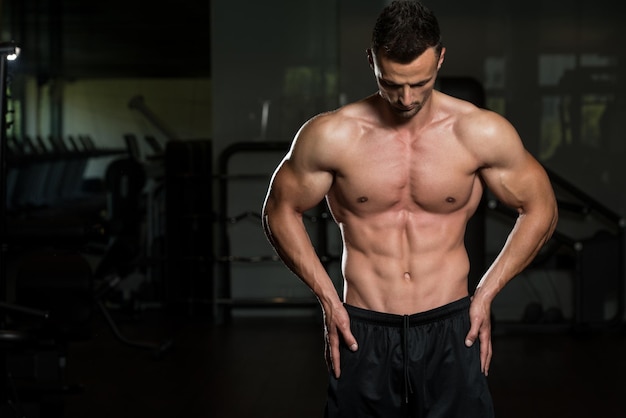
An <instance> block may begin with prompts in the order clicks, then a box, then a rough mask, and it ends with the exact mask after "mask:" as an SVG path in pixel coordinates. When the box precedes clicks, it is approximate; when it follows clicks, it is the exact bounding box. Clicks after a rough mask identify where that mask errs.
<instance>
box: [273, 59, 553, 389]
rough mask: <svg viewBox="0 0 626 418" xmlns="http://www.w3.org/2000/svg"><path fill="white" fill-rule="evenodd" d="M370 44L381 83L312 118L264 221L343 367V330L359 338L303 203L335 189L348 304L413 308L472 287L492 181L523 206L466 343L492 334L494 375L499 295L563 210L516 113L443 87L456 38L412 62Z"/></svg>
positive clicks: (486, 353) (487, 347)
mask: <svg viewBox="0 0 626 418" xmlns="http://www.w3.org/2000/svg"><path fill="white" fill-rule="evenodd" d="M368 55H369V63H370V66H371V68H372V70H373V73H374V76H375V77H376V80H377V84H378V89H379V91H378V93H377V94H374V95H372V96H370V97H367V98H365V99H363V100H361V101H358V102H355V103H352V104H349V105H346V106H344V107H342V108H340V109H338V110H336V111H333V112H328V113H325V114H321V115H318V116H316V117H314V118H313V119H311V120H309V121H308V122H307V123H305V124H304V125H303V127H302V128H301V129H300V130H299V132H298V133H297V135H296V138H295V139H294V142H293V144H292V147H291V149H290V151H289V152H288V153H287V155H286V156H285V158H284V159H283V161H282V162H281V163H280V165H279V166H278V168H277V169H276V171H275V173H274V175H273V177H272V180H271V182H270V186H269V190H268V193H267V197H266V200H265V203H264V207H263V214H264V216H263V222H264V228H265V233H266V235H267V237H268V239H269V240H270V242H271V244H272V245H273V246H274V248H275V249H276V251H277V253H278V254H279V256H280V257H281V259H282V260H283V261H284V262H285V264H286V265H287V266H288V267H289V268H290V269H291V270H292V271H293V272H294V273H295V274H296V275H297V276H298V277H299V278H300V279H301V280H302V281H304V283H306V284H307V285H308V286H309V287H310V288H311V290H312V291H313V293H314V294H315V295H316V297H317V298H318V300H319V302H320V304H321V308H322V311H323V313H324V321H325V335H326V342H327V344H326V357H327V361H328V364H329V367H331V368H332V370H333V372H334V375H335V376H336V377H337V378H339V376H340V374H341V363H340V358H339V345H340V343H345V344H346V345H347V346H348V347H350V349H351V350H353V351H354V350H357V349H358V342H357V341H356V339H355V338H354V336H353V335H352V333H351V332H350V319H349V317H348V314H347V312H346V310H345V308H344V306H343V301H342V299H341V298H340V297H339V295H338V293H337V291H336V289H335V287H334V285H333V282H332V280H331V278H330V277H329V275H328V273H327V272H326V271H325V269H324V267H323V265H322V263H321V261H320V260H319V258H318V256H317V255H316V253H315V250H314V248H313V246H312V245H311V241H310V239H309V236H308V234H307V231H306V229H305V227H304V223H303V213H304V212H306V211H307V210H309V209H311V208H313V207H315V206H316V205H317V204H318V203H319V202H320V201H322V200H323V199H324V198H326V199H327V202H328V204H329V207H330V210H331V212H332V215H333V217H334V219H335V221H336V223H337V224H338V226H339V228H340V230H341V234H342V238H343V244H344V251H343V259H342V271H343V276H344V295H343V300H344V301H345V302H346V303H348V304H351V305H354V306H358V307H361V308H365V309H370V310H374V311H379V312H388V313H394V314H400V315H404V314H413V313H417V312H422V311H426V310H428V309H432V308H436V307H439V306H442V305H445V304H447V303H450V302H453V301H455V300H458V299H460V298H462V297H464V296H467V295H468V289H467V276H468V272H469V260H468V255H467V252H466V249H465V246H464V241H463V238H464V233H465V226H466V224H467V221H468V220H469V218H470V217H471V216H472V215H473V213H474V212H475V210H476V208H477V206H478V204H479V202H480V199H481V196H482V194H483V187H485V186H486V187H488V188H489V189H490V190H491V192H492V193H493V194H494V195H495V196H496V197H497V198H498V199H499V200H500V201H501V202H503V203H504V204H506V205H508V206H510V207H512V208H515V209H516V210H517V212H518V213H519V216H518V218H517V220H516V223H515V225H514V227H513V229H512V230H511V232H510V234H509V236H508V239H507V241H506V243H505V244H504V246H503V248H502V250H501V252H500V254H499V255H498V257H497V258H496V259H495V261H494V262H493V264H492V265H491V266H490V268H489V269H488V270H487V272H486V273H485V274H484V276H483V277H482V279H481V280H480V282H479V284H478V286H477V288H476V290H475V292H474V294H473V296H472V302H471V305H470V312H469V313H470V321H471V327H470V329H469V330H468V333H467V337H466V342H465V343H466V345H467V346H471V345H472V344H473V343H474V342H475V341H476V340H477V339H480V356H481V368H482V371H483V373H484V374H485V375H487V374H488V370H489V364H490V361H491V356H492V346H491V323H490V311H491V303H492V301H493V299H494V297H495V296H496V295H497V294H498V292H499V291H500V290H501V289H502V288H503V287H504V286H505V285H506V283H507V282H508V281H509V280H511V279H512V278H513V277H514V276H516V275H517V274H519V273H520V272H521V271H522V270H523V269H524V268H525V267H526V266H527V265H528V264H529V263H530V261H532V259H533V258H534V256H535V255H536V254H537V252H538V251H539V250H540V248H541V247H542V246H543V244H544V243H545V242H546V241H547V240H548V239H549V237H550V235H551V234H552V232H553V231H554V228H555V225H556V222H557V208H556V202H555V198H554V193H553V190H552V187H551V185H550V181H549V179H548V177H547V175H546V173H545V171H544V170H543V168H542V166H541V165H540V164H539V163H538V162H537V161H536V160H535V159H534V158H533V157H532V156H531V155H530V154H529V153H528V152H527V151H526V150H525V149H524V146H523V144H522V142H521V140H520V138H519V135H518V134H517V132H516V131H515V129H514V128H513V127H512V126H511V125H510V124H509V122H507V121H506V120H505V119H504V118H502V117H501V116H499V115H497V114H496V113H493V112H491V111H487V110H483V109H479V108H477V107H475V106H474V105H472V104H470V103H468V102H465V101H462V100H458V99H455V98H453V97H451V96H448V95H445V94H443V93H441V92H439V91H437V90H434V85H435V79H436V76H437V73H438V71H439V68H440V67H441V65H442V63H443V60H444V56H445V49H444V50H443V51H442V52H441V54H440V55H438V54H437V53H436V52H435V50H434V49H433V48H431V49H428V50H426V51H425V52H424V53H423V54H422V55H420V56H419V57H417V58H416V59H415V60H414V61H412V62H410V63H407V64H401V63H397V62H393V61H391V60H389V59H387V58H386V57H385V56H384V55H382V54H380V55H378V56H377V55H376V54H374V53H373V52H372V51H369V54H368Z"/></svg>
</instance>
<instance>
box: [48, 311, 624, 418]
mask: <svg viewBox="0 0 626 418" xmlns="http://www.w3.org/2000/svg"><path fill="white" fill-rule="evenodd" d="M113 315H114V317H115V318H116V321H117V324H118V326H119V328H120V330H121V331H122V332H123V333H124V335H125V336H126V337H128V338H130V339H133V340H144V341H152V342H160V343H164V342H167V341H168V340H171V341H172V342H173V344H172V346H171V348H170V349H169V350H168V351H166V352H165V353H164V354H163V355H162V356H156V355H155V352H154V351H153V350H149V349H143V348H136V347H131V346H129V345H126V344H123V343H121V342H120V341H118V340H117V339H115V338H114V336H113V334H112V332H111V330H110V328H109V327H108V326H107V324H106V322H105V321H104V319H103V317H102V315H97V316H96V318H95V320H94V328H93V336H92V338H90V339H89V340H87V341H82V342H74V343H71V344H70V346H69V349H68V353H67V368H66V383H68V384H70V385H72V384H78V385H80V387H81V388H82V390H80V391H78V392H77V393H75V394H70V395H64V396H63V397H62V400H63V409H64V413H63V416H64V417H66V418H100V417H102V418H105V417H106V418H110V417H116V418H125V417H129V418H130V417H132V418H137V417H150V418H160V417H162V418H178V417H181V418H182V417H185V418H190V417H212V418H239V417H252V418H263V417H267V418H269V417H271V418H296V417H297V418H320V417H322V416H323V407H324V400H325V385H326V374H325V365H324V360H323V356H322V344H323V341H322V328H321V322H320V319H319V318H318V317H317V316H316V315H315V314H313V315H311V316H310V317H304V318H264V319H241V318H239V319H234V320H233V321H232V322H231V323H229V324H227V325H215V324H213V322H212V321H211V320H209V319H203V318H200V317H194V318H190V317H189V316H184V315H178V316H175V315H163V314H162V313H160V312H159V311H145V312H144V313H141V314H137V313H135V314H133V315H127V314H122V313H119V312H117V313H116V312H113ZM496 325H497V324H496ZM537 327H538V328H537V329H536V330H534V331H533V330H532V328H531V329H524V330H523V331H520V330H517V331H509V330H507V331H503V327H499V329H500V331H499V332H496V333H495V335H494V337H493V339H494V341H493V343H494V358H493V362H492V367H491V372H490V376H489V382H490V386H491V390H492V395H493V398H494V402H495V407H496V413H497V416H498V417H505V418H517V417H520V418H522V417H523V418H528V417H533V418H541V417H546V418H548V417H549V418H553V417H568V418H577V417H581V418H582V417H584V418H588V417H617V416H624V415H623V414H624V411H626V337H625V334H624V333H623V331H622V330H595V331H593V332H591V333H585V334H581V333H572V332H569V331H563V330H559V331H554V332H552V331H545V330H542V329H541V328H539V327H540V326H537ZM496 331H497V330H496ZM40 415H41V416H42V417H44V416H52V415H50V414H48V415H46V413H45V411H44V410H43V409H42V411H41V414H40Z"/></svg>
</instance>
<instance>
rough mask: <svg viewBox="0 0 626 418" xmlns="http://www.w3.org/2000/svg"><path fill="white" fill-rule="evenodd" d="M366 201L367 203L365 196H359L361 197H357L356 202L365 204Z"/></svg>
mask: <svg viewBox="0 0 626 418" xmlns="http://www.w3.org/2000/svg"><path fill="white" fill-rule="evenodd" d="M367 201H368V199H367V197H366V196H361V197H359V198H358V199H357V202H359V203H365V202H367Z"/></svg>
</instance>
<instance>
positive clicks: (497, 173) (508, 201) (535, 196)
mask: <svg viewBox="0 0 626 418" xmlns="http://www.w3.org/2000/svg"><path fill="white" fill-rule="evenodd" d="M483 177H484V179H485V182H486V184H487V186H488V188H489V190H490V191H491V192H492V193H493V194H494V195H495V196H496V197H497V198H498V199H499V200H500V201H502V203H504V204H505V205H507V206H510V207H512V208H515V209H517V210H520V211H522V210H523V211H526V210H528V209H529V208H531V207H532V206H533V205H534V204H537V203H540V202H543V201H549V200H551V199H553V192H552V187H551V185H550V181H549V179H548V176H547V174H546V172H545V170H544V169H543V167H542V166H541V164H539V162H538V161H536V160H535V159H534V158H532V157H531V156H528V157H527V158H525V159H524V160H523V161H522V162H521V163H519V164H516V165H514V166H511V167H503V168H492V169H488V170H486V171H485V173H484V176H483Z"/></svg>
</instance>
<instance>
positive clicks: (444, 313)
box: [344, 296, 470, 328]
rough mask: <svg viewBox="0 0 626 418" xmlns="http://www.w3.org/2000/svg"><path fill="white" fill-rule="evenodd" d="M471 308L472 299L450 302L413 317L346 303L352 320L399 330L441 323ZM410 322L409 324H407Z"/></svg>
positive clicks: (465, 298) (467, 297) (466, 298)
mask: <svg viewBox="0 0 626 418" xmlns="http://www.w3.org/2000/svg"><path fill="white" fill-rule="evenodd" d="M469 306H470V297H469V296H466V297H464V298H462V299H459V300H456V301H454V302H450V303H448V304H446V305H443V306H440V307H438V308H434V309H430V310H428V311H424V312H419V313H415V314H412V315H397V314H390V313H386V312H377V311H371V310H369V309H363V308H359V307H356V306H352V305H348V304H347V303H344V307H345V308H346V310H347V311H348V314H349V315H350V319H351V320H352V319H355V320H360V321H363V322H367V323H370V324H374V325H384V326H392V327H399V328H406V327H407V326H409V327H414V326H419V325H424V324H428V323H430V322H436V321H441V320H442V319H446V318H449V317H452V316H456V315H458V314H460V313H463V312H466V311H467V310H468V309H469ZM407 322H408V324H407Z"/></svg>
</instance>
